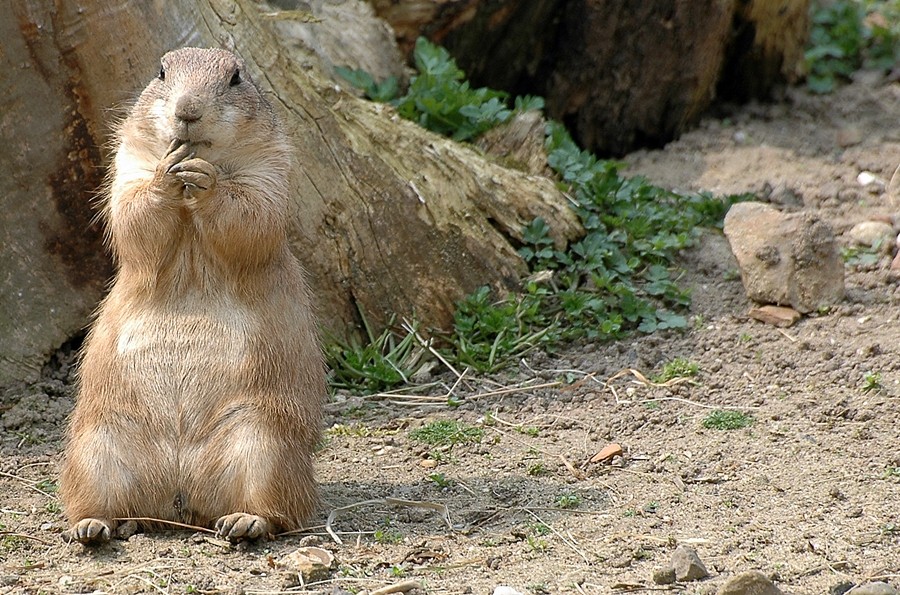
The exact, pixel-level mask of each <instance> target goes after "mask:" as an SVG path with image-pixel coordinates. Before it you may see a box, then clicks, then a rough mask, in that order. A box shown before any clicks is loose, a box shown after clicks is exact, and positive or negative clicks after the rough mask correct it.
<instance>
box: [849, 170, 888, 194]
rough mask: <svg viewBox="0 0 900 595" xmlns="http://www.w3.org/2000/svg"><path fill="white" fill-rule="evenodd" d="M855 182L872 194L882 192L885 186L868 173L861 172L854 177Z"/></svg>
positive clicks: (879, 179)
mask: <svg viewBox="0 0 900 595" xmlns="http://www.w3.org/2000/svg"><path fill="white" fill-rule="evenodd" d="M856 182H857V183H858V184H859V185H860V186H863V187H864V188H867V189H868V190H869V191H874V192H883V191H884V189H885V187H886V186H887V184H885V182H884V180H882V179H881V178H879V177H878V176H876V175H875V174H873V173H872V172H870V171H861V172H859V175H858V176H856Z"/></svg>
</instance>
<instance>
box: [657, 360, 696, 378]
mask: <svg viewBox="0 0 900 595" xmlns="http://www.w3.org/2000/svg"><path fill="white" fill-rule="evenodd" d="M699 371H700V366H699V365H697V364H696V363H694V362H692V361H689V360H687V359H684V358H683V357H676V358H675V359H673V360H672V361H670V362H666V363H665V364H664V365H663V369H662V371H661V372H660V373H659V374H656V375H655V376H653V378H652V380H653V382H657V383H664V382H668V381H669V380H674V379H675V378H692V377H694V376H696V375H697V373H698V372H699Z"/></svg>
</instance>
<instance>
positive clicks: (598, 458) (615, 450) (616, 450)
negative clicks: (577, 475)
mask: <svg viewBox="0 0 900 595" xmlns="http://www.w3.org/2000/svg"><path fill="white" fill-rule="evenodd" d="M617 456H622V447H621V446H619V445H618V444H616V443H615V442H610V443H609V444H607V445H606V446H604V447H603V448H601V449H600V452H598V453H597V454H595V455H594V456H592V457H591V462H592V463H604V462H607V461H612V459H613V457H617Z"/></svg>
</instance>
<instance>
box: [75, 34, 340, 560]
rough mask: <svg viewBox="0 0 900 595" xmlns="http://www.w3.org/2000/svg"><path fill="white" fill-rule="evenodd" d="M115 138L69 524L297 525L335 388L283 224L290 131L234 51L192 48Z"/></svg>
mask: <svg viewBox="0 0 900 595" xmlns="http://www.w3.org/2000/svg"><path fill="white" fill-rule="evenodd" d="M116 141H117V145H118V146H117V152H116V156H115V162H114V164H113V166H112V168H111V172H110V180H109V193H108V197H107V203H106V205H105V208H104V213H103V214H104V216H105V220H106V226H107V232H108V234H107V235H108V241H109V245H110V247H111V249H112V252H113V256H114V258H115V260H116V263H117V267H118V272H117V276H116V279H115V282H114V284H113V286H112V289H111V290H110V293H109V295H108V297H107V298H106V299H105V300H104V301H103V303H102V304H101V306H100V309H99V312H98V314H97V319H96V321H95V322H94V324H93V327H92V328H91V330H90V332H89V334H88V337H87V340H86V342H85V346H84V351H83V356H82V362H81V368H80V381H79V382H80V385H79V392H78V397H77V400H76V405H75V410H74V412H73V414H72V417H71V420H70V423H69V428H68V433H67V445H66V451H65V457H64V462H63V465H62V474H61V478H60V495H61V497H62V501H63V503H64V505H65V511H66V514H67V516H68V518H69V521H70V523H71V527H70V528H69V530H68V531H67V532H66V535H67V536H68V537H70V538H72V539H75V540H77V541H80V542H82V543H100V542H104V541H107V540H109V539H110V537H111V535H113V533H114V532H115V530H116V528H117V526H118V525H119V523H120V522H121V520H120V519H128V518H136V517H140V518H153V519H163V520H170V521H177V522H182V523H189V524H194V525H196V524H199V525H205V526H214V527H215V528H216V529H217V531H218V533H219V534H220V535H221V536H223V537H227V538H229V539H232V540H239V539H255V538H257V537H260V536H263V535H267V534H271V533H274V532H275V531H277V530H290V529H295V528H297V527H298V526H300V524H301V523H302V522H303V521H304V519H306V518H307V517H308V516H309V515H310V513H311V512H312V511H313V509H314V507H315V506H316V501H317V496H316V487H315V480H314V475H313V462H312V453H313V450H314V449H315V447H316V444H317V442H318V440H319V435H320V428H319V426H320V422H321V418H322V407H323V403H324V398H325V395H326V389H325V379H324V366H323V362H322V356H321V350H320V348H319V345H318V339H317V336H316V328H315V321H314V319H313V316H312V313H311V306H310V298H309V291H308V289H307V287H306V285H305V282H304V279H303V271H302V270H301V268H300V265H299V264H298V262H297V260H296V259H295V258H294V256H293V255H292V254H291V253H290V251H289V249H288V242H287V237H286V227H287V223H288V218H289V209H290V204H289V197H288V192H289V187H288V175H289V171H290V168H291V160H292V149H291V146H290V144H289V141H288V138H287V136H286V134H285V132H284V131H283V129H282V127H281V124H280V122H279V120H278V118H277V116H276V114H275V111H274V109H273V107H272V106H271V105H270V104H269V103H268V101H266V99H265V98H264V97H263V95H262V93H261V92H260V90H259V89H258V88H257V87H256V86H255V85H254V84H253V83H252V82H251V81H250V78H249V77H248V74H247V72H246V69H245V67H244V64H243V62H242V61H241V60H240V59H239V58H237V57H236V56H235V55H233V54H232V53H230V52H227V51H224V50H206V49H195V48H186V49H180V50H176V51H172V52H169V53H168V54H166V55H165V56H163V58H162V68H161V69H160V71H159V76H158V77H157V78H156V79H155V80H153V81H152V82H151V83H150V84H149V85H148V86H147V88H146V89H145V90H144V91H143V92H142V93H141V95H140V98H139V99H138V100H137V103H136V104H135V105H134V107H133V108H132V110H131V112H130V114H129V116H128V117H127V118H126V119H125V120H124V121H123V122H122V124H121V126H120V127H119V129H118V131H117V134H116ZM140 524H142V525H143V526H145V527H148V526H149V527H152V526H153V524H152V523H146V522H144V523H140Z"/></svg>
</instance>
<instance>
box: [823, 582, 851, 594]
mask: <svg viewBox="0 0 900 595" xmlns="http://www.w3.org/2000/svg"><path fill="white" fill-rule="evenodd" d="M855 586H856V583H854V582H852V581H841V582H839V583H837V584H834V585H831V587H829V588H828V595H844V593H846V592H847V591H849V590H850V589H852V588H853V587H855Z"/></svg>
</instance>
